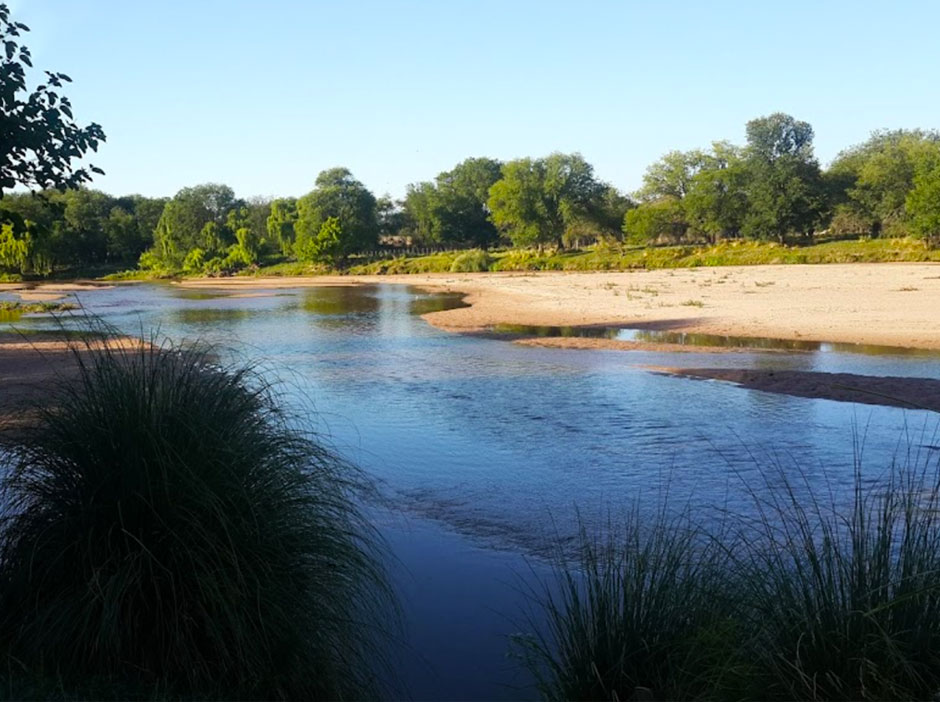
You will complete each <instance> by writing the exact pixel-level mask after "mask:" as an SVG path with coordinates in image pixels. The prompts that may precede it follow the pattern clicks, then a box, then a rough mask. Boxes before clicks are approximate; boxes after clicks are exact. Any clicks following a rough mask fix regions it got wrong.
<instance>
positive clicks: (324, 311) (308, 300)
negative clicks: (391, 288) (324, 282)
mask: <svg viewBox="0 0 940 702" xmlns="http://www.w3.org/2000/svg"><path fill="white" fill-rule="evenodd" d="M380 304H381V303H380V300H379V299H378V297H376V295H375V291H374V290H372V289H371V288H364V287H361V286H355V285H347V286H337V287H322V288H319V287H318V288H307V289H305V290H304V291H303V293H302V294H301V300H300V307H301V309H303V310H304V311H305V312H312V313H313V314H320V315H346V314H370V313H374V312H376V311H377V310H378V309H379V305H380Z"/></svg>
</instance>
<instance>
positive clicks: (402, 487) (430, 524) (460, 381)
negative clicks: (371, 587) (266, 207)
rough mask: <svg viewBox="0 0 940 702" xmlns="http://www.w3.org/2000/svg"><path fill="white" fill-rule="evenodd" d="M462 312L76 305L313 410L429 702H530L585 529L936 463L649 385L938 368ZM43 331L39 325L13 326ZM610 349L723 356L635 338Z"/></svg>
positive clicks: (839, 414) (805, 405) (888, 420)
mask: <svg viewBox="0 0 940 702" xmlns="http://www.w3.org/2000/svg"><path fill="white" fill-rule="evenodd" d="M459 298H460V296H457V295H451V296H446V295H432V294H427V293H423V292H420V291H418V290H416V289H412V288H408V287H404V286H395V285H381V286H372V287H365V286H364V287H333V288H306V289H292V290H284V289H278V290H276V291H267V292H266V294H263V295H261V296H256V297H237V296H234V295H231V294H225V293H217V292H212V291H202V290H200V291H192V290H186V289H183V288H179V287H177V286H172V285H149V284H148V285H122V286H118V287H115V288H112V289H109V290H98V291H93V292H88V293H82V294H80V295H79V296H78V300H79V302H80V303H81V304H82V305H83V306H84V308H85V310H86V311H87V312H88V313H92V314H95V315H98V316H100V317H102V318H103V319H105V320H106V321H107V322H108V323H110V324H113V325H115V326H116V327H117V328H119V329H121V330H123V331H125V332H127V333H137V334H141V333H143V334H144V335H149V334H150V333H151V331H152V330H154V329H157V330H159V334H160V335H163V336H167V337H170V338H172V339H175V340H196V339H199V340H203V341H207V342H210V343H215V344H219V345H221V346H222V347H223V348H224V349H226V350H225V351H224V353H225V354H227V355H229V356H230V357H237V358H249V359H253V360H261V361H263V362H264V364H265V367H267V368H269V369H270V372H271V373H272V374H275V375H277V376H278V377H280V378H281V379H283V380H284V382H285V384H284V389H285V392H286V393H287V397H288V398H290V399H292V401H295V402H296V404H297V406H303V407H311V406H312V407H313V409H314V410H315V411H314V412H311V414H310V415H309V418H310V421H312V422H314V423H315V425H316V426H317V428H318V429H319V431H320V432H321V433H322V435H323V436H324V438H325V439H326V440H328V441H330V442H331V443H332V444H333V445H334V446H335V447H336V448H337V449H338V450H340V451H341V452H342V453H343V454H344V455H346V456H347V457H349V458H351V459H352V460H354V461H356V462H358V463H359V464H360V465H362V466H363V467H364V468H365V469H366V470H367V471H369V473H371V474H372V475H373V476H375V478H376V479H377V480H379V481H380V482H381V485H382V489H383V491H384V493H385V494H386V496H387V497H388V499H389V502H390V504H391V506H392V509H391V510H385V509H381V508H378V507H376V508H375V512H374V513H375V518H376V519H377V520H378V522H379V523H380V526H381V528H382V530H383V532H384V533H385V534H386V536H387V538H388V539H389V542H390V543H391V545H392V546H393V548H394V550H395V552H396V554H397V555H398V558H399V561H398V562H397V564H396V565H395V572H396V578H397V582H398V584H399V588H400V590H401V592H402V593H403V595H404V596H405V598H406V612H405V613H406V617H407V619H409V620H410V622H411V626H410V630H409V635H408V636H409V638H408V643H407V645H405V646H403V647H402V656H403V657H404V659H405V660H404V661H403V663H402V670H403V677H404V678H405V679H406V682H407V683H408V684H409V686H410V690H411V692H412V694H414V696H416V697H419V698H425V699H432V698H446V697H462V698H513V697H525V696H527V695H531V690H526V688H525V683H526V679H525V676H520V674H518V672H517V671H515V670H514V669H513V668H512V666H510V665H508V663H507V660H506V657H505V653H506V644H507V639H506V637H507V636H508V635H509V634H511V633H512V632H514V631H516V630H517V628H518V624H517V623H515V622H514V621H513V616H514V615H518V611H519V607H520V595H519V592H518V580H517V578H519V577H525V574H527V573H530V572H531V568H534V570H535V572H536V573H542V572H544V569H543V567H542V566H541V565H538V564H539V563H540V562H541V561H540V558H541V557H542V556H543V555H544V554H545V553H546V552H547V551H548V550H549V549H550V548H551V544H552V543H554V541H555V540H556V538H557V537H558V536H562V537H564V536H567V535H570V534H571V533H573V532H574V529H575V522H576V519H577V515H579V514H580V517H581V518H582V519H584V520H586V522H587V523H588V524H589V525H602V524H603V523H605V520H606V519H607V517H608V516H610V515H611V514H613V515H616V514H617V512H618V511H620V510H622V509H624V508H625V507H626V506H629V505H632V504H634V503H635V502H637V501H638V500H639V501H641V502H642V503H643V504H649V505H655V504H657V503H658V501H659V500H660V499H662V498H663V496H668V499H669V500H671V501H672V502H673V503H675V504H682V505H685V504H688V505H692V506H693V507H694V508H700V509H702V510H705V509H707V508H711V507H715V506H724V507H729V508H732V509H740V510H746V509H748V505H749V504H750V502H749V500H750V498H749V497H748V489H749V488H752V487H753V486H754V485H759V484H760V481H761V480H762V478H761V477H760V476H761V474H760V465H761V464H762V463H763V464H765V465H766V464H767V463H769V462H773V461H777V462H779V463H781V464H783V465H785V466H787V465H794V464H798V465H800V466H801V468H802V470H803V472H804V473H805V475H806V485H805V487H806V489H813V490H822V489H825V490H827V491H828V490H830V489H831V490H833V491H834V492H836V493H838V492H839V491H840V490H841V491H844V490H845V488H847V487H848V485H849V484H850V482H851V479H852V464H853V433H854V434H855V435H856V436H858V437H864V458H865V465H866V468H865V470H866V471H868V472H869V473H870V474H871V475H876V474H877V473H879V472H880V471H882V470H883V469H884V468H885V467H886V466H887V465H888V463H889V462H890V461H891V459H892V457H894V456H895V455H896V454H897V452H898V450H899V448H902V449H903V448H906V447H907V446H908V445H909V444H910V445H913V446H915V448H916V447H917V446H920V445H924V446H927V445H932V444H933V445H935V444H937V443H940V442H938V441H936V440H935V437H934V433H933V432H934V430H935V421H934V420H933V418H932V416H931V415H929V414H928V413H926V412H922V411H911V410H907V411H905V410H900V409H895V408H888V407H872V406H862V405H853V404H848V403H839V402H834V401H829V400H820V399H803V398H796V397H789V396H785V395H774V394H769V393H763V392H759V391H749V390H743V389H741V388H737V387H735V386H733V385H731V384H727V383H720V382H701V381H694V380H689V379H685V378H680V377H669V376H664V375H657V374H651V373H648V372H646V371H645V370H643V369H642V368H641V366H643V365H659V366H662V365H673V366H675V365H678V364H679V363H681V364H682V365H687V366H692V367H703V366H736V365H739V366H745V367H756V368H780V369H788V370H807V371H827V372H849V373H859V374H869V375H901V376H914V377H930V378H940V363H938V360H937V356H936V355H935V354H930V353H927V354H919V353H913V354H912V353H908V352H906V351H904V350H897V349H893V350H892V349H885V348H879V349H876V350H866V349H859V348H857V347H853V348H852V349H845V348H843V347H842V345H828V344H818V345H814V344H811V343H804V342H790V343H793V345H792V346H785V347H783V348H781V347H774V348H776V349H777V350H778V351H781V352H780V353H774V354H761V353H756V354H749V353H735V354H696V353H688V354H676V355H669V354H663V353H652V352H644V351H636V352H629V353H625V352H617V351H583V350H564V349H545V348H530V347H520V346H517V345H514V344H511V343H508V342H507V341H503V340H499V339H492V338H488V339H483V338H473V337H468V336H460V335H452V334H447V333H445V332H442V331H439V330H437V329H435V328H433V327H431V326H429V325H428V324H426V323H425V322H424V321H423V320H422V319H421V318H420V316H419V315H420V314H423V313H425V312H429V311H433V310H438V309H446V308H448V307H449V306H454V305H457V304H461V303H460V301H459ZM67 323H68V324H73V323H74V322H69V321H67ZM49 325H50V321H49V319H48V318H26V317H24V318H22V319H20V320H18V321H16V322H15V325H14V326H17V327H21V328H24V329H34V328H42V327H44V326H49ZM2 326H4V325H0V327H2ZM5 326H10V325H9V324H7V325H5ZM551 331H552V332H555V331H558V330H551ZM516 333H532V330H529V331H527V332H523V331H520V330H518V329H517V330H516ZM572 333H574V332H572ZM586 333H592V334H593V333H595V332H586ZM597 333H600V332H597ZM608 333H610V332H609V330H604V331H603V334H608ZM609 338H630V339H636V340H644V341H652V340H655V341H666V340H669V341H671V342H674V343H692V344H695V345H708V344H707V343H706V342H708V341H712V340H708V339H703V338H702V336H701V335H680V336H675V335H674V333H672V332H669V333H665V335H659V334H654V333H653V332H649V331H624V330H622V329H617V330H616V331H615V333H614V336H613V337H609ZM676 339H681V340H680V341H675V340H676ZM715 343H719V342H717V341H715ZM720 343H723V344H725V345H736V344H738V341H737V340H734V339H725V341H723V342H720ZM738 345H752V344H738ZM849 351H851V352H849ZM680 356H681V358H679V357H680ZM905 435H906V436H907V437H908V438H903V437H904V436H905ZM922 450H923V451H929V450H930V449H928V448H923V449H922ZM533 564H535V565H534V566H533Z"/></svg>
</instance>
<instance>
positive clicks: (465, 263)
mask: <svg viewBox="0 0 940 702" xmlns="http://www.w3.org/2000/svg"><path fill="white" fill-rule="evenodd" d="M489 265H490V257H489V254H487V253H486V251H483V250H482V249H470V250H469V251H464V252H463V253H461V254H459V255H458V256H457V257H456V258H455V259H454V262H453V263H452V264H451V265H450V272H451V273H481V272H483V271H486V270H489Z"/></svg>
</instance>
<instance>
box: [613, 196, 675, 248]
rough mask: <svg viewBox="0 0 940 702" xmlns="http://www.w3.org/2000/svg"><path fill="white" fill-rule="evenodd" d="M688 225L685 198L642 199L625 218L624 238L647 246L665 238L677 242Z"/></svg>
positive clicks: (626, 240) (630, 242)
mask: <svg viewBox="0 0 940 702" xmlns="http://www.w3.org/2000/svg"><path fill="white" fill-rule="evenodd" d="M688 228H689V224H688V222H687V221H686V218H685V212H684V210H683V208H682V201H681V200H679V199H678V198H676V197H663V198H660V199H659V200H652V201H650V202H641V203H640V204H639V206H637V207H636V208H634V209H632V210H628V211H627V213H626V214H625V215H624V218H623V234H624V241H625V242H626V243H628V244H638V245H643V246H645V245H649V244H656V243H660V242H662V241H664V240H665V241H668V242H671V243H675V242H678V241H680V240H681V239H682V238H683V237H684V236H685V233H686V231H687V230H688Z"/></svg>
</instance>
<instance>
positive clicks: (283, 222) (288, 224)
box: [265, 197, 297, 256]
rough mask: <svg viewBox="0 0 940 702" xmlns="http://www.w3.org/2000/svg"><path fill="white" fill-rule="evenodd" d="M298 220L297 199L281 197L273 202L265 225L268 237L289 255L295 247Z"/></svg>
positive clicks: (282, 251)
mask: <svg viewBox="0 0 940 702" xmlns="http://www.w3.org/2000/svg"><path fill="white" fill-rule="evenodd" d="M296 222H297V200H296V199H294V198H292V197H286V198H280V199H278V200H273V201H272V202H271V210H270V214H269V215H268V219H267V221H266V223H265V227H266V229H267V232H268V239H269V240H270V241H272V242H276V243H277V246H278V248H280V250H281V253H282V254H284V255H285V256H289V255H290V253H291V251H293V248H294V240H295V239H296V236H297V235H296V233H295V232H294V224H295V223H296Z"/></svg>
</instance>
